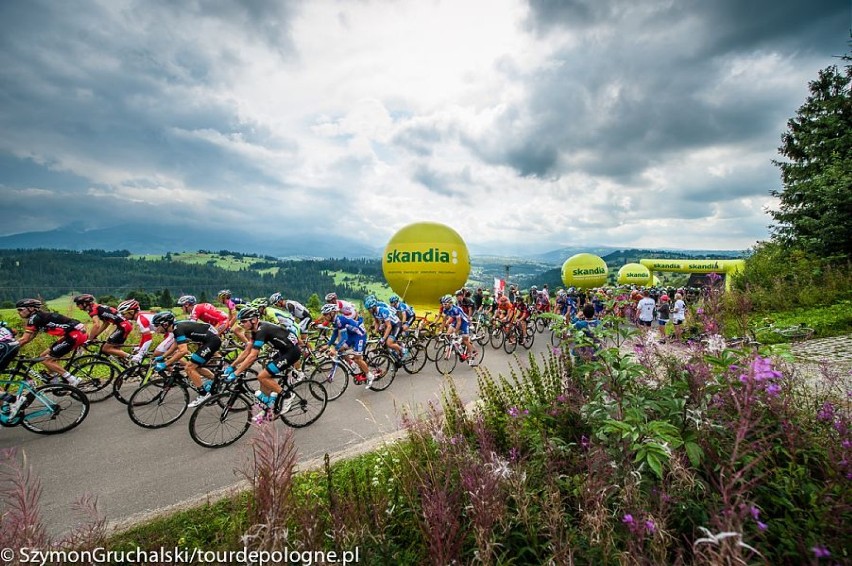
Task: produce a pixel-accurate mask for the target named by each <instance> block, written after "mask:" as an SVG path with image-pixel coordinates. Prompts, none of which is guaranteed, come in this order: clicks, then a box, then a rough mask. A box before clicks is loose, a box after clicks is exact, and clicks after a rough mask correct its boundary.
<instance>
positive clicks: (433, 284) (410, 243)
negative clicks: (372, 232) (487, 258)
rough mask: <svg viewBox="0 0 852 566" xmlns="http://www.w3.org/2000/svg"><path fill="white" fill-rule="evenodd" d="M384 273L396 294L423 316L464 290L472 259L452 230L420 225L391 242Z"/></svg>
mask: <svg viewBox="0 0 852 566" xmlns="http://www.w3.org/2000/svg"><path fill="white" fill-rule="evenodd" d="M382 271H383V272H384V274H385V279H386V280H387V282H388V285H390V288H391V289H393V291H394V293H396V294H397V295H399V296H400V297H402V300H403V301H405V302H406V303H408V304H409V305H411V306H413V307H414V308H415V309H416V310H417V311H418V312H417V314H418V315H421V314H423V313H424V312H425V311H432V312H435V311H437V309H438V308H439V299H440V298H441V295H447V294H453V293H455V291H456V290H457V289H459V288H461V287H463V286H464V284H465V282H467V277H468V275H470V255H469V254H468V251H467V245H466V244H465V243H464V240H462V238H461V236H459V234H458V232H456V231H455V230H453V229H452V228H450V227H449V226H446V225H444V224H440V223H438V222H417V223H414V224H409V225H408V226H405V227H403V228H402V229H400V230H399V231H398V232H397V233H396V234H394V235H393V237H392V238H391V239H390V241H389V242H388V244H387V246H386V247H385V254H384V256H383V257H382Z"/></svg>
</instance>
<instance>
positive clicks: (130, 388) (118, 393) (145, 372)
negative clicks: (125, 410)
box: [112, 363, 154, 405]
mask: <svg viewBox="0 0 852 566" xmlns="http://www.w3.org/2000/svg"><path fill="white" fill-rule="evenodd" d="M152 373H154V372H153V368H152V366H151V364H148V363H145V364H139V365H133V366H130V367H129V368H127V369H125V370H124V371H122V372H121V373H120V374H118V375H117V376H116V377H115V379H113V380H112V395H113V397H115V398H116V399H118V401H119V402H120V403H121V404H123V405H127V402H128V401H129V400H130V396H131V395H133V392H134V391H136V390H137V389H139V387H140V386H142V385H143V384H145V383H147V381H148V379H150V377H151V374H152Z"/></svg>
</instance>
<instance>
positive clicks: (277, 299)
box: [269, 293, 284, 305]
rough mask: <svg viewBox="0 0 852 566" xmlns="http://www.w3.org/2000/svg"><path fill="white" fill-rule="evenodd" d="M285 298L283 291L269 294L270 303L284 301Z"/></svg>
mask: <svg viewBox="0 0 852 566" xmlns="http://www.w3.org/2000/svg"><path fill="white" fill-rule="evenodd" d="M283 300H284V295H282V294H281V293H272V294H271V295H269V304H270V305H274V304H276V303H278V302H280V301H283Z"/></svg>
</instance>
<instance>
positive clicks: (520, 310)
mask: <svg viewBox="0 0 852 566" xmlns="http://www.w3.org/2000/svg"><path fill="white" fill-rule="evenodd" d="M512 310H514V311H515V314H514V316H513V317H512V320H513V321H514V322H517V323H518V324H519V325H520V326H521V336H526V335H527V321H528V320H529V319H530V316H531V315H532V313H531V312H530V308H529V307H528V306H527V303H526V301H524V297H523V295H518V296H517V298H516V299H515V305H514V308H513V309H512Z"/></svg>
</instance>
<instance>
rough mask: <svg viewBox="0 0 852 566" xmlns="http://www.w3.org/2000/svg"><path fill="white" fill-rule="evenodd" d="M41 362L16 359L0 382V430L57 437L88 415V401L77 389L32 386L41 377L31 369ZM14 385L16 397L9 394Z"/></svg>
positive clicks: (41, 377) (65, 385)
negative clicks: (21, 429)
mask: <svg viewBox="0 0 852 566" xmlns="http://www.w3.org/2000/svg"><path fill="white" fill-rule="evenodd" d="M43 359H44V358H19V359H18V360H17V361H16V364H15V367H14V368H13V369H12V370H11V371H9V372H8V374H7V375H8V376H7V377H6V378H3V379H0V389H2V390H3V391H5V394H4V395H3V399H2V406H0V426H3V427H14V426H18V425H20V426H23V427H24V428H25V429H27V430H29V431H30V432H34V433H36V434H59V433H61V432H66V431H69V430H71V429H72V428H74V427H76V426H78V425H79V424H80V423H82V422H83V420H85V418H86V416H87V415H88V414H89V399H88V398H87V397H86V394H85V393H83V392H82V391H80V390H79V389H78V388H76V387H73V386H71V385H67V384H65V383H47V384H44V385H40V386H36V385H35V383H36V382H37V380H41V379H44V376H43V375H41V374H40V373H38V372H37V371H36V370H35V369H33V366H35V365H36V364H37V363H39V362H41V361H42V360H43ZM36 377H37V378H38V379H36ZM16 385H17V387H18V389H17V393H15V394H12V393H9V389H10V388H11V387H14V386H16ZM21 399H23V401H21Z"/></svg>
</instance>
